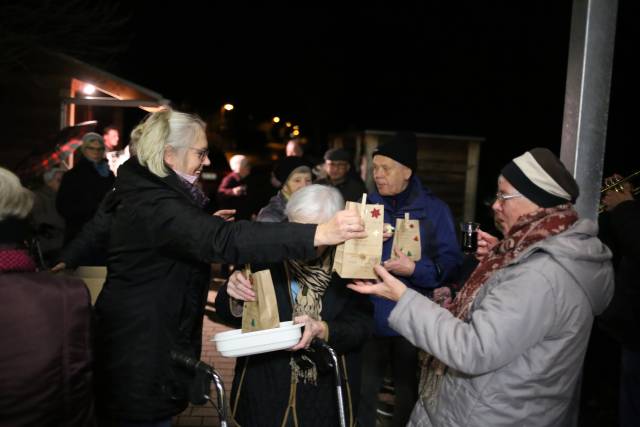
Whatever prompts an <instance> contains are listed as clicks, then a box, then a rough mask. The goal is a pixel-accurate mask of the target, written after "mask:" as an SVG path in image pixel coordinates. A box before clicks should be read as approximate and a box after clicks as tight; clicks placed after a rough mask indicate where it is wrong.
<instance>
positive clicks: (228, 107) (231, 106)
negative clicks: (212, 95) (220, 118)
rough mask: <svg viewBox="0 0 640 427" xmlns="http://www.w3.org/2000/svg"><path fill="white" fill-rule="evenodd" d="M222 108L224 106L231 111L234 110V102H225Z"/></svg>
mask: <svg viewBox="0 0 640 427" xmlns="http://www.w3.org/2000/svg"><path fill="white" fill-rule="evenodd" d="M222 108H224V109H225V110H227V111H231V110H233V104H224V106H223V107H222Z"/></svg>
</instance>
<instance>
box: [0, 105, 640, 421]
mask: <svg viewBox="0 0 640 427" xmlns="http://www.w3.org/2000/svg"><path fill="white" fill-rule="evenodd" d="M116 134H117V137H116ZM118 137H119V132H118V131H117V129H115V128H113V127H108V128H105V130H104V133H103V135H100V134H98V133H93V132H90V133H87V134H85V135H84V137H83V139H82V145H81V147H80V149H79V150H78V153H77V155H76V161H75V166H74V167H73V169H71V170H69V171H65V170H63V169H58V168H56V169H51V170H50V171H48V172H47V173H46V174H45V176H44V177H43V181H44V184H45V186H44V187H43V188H42V189H40V190H38V191H36V192H35V193H32V192H31V191H29V190H27V189H26V188H24V187H23V186H22V185H21V183H20V180H19V178H18V177H17V176H16V175H14V174H13V173H12V172H11V171H9V170H6V169H3V168H0V301H3V302H4V304H3V307H4V308H3V310H0V379H1V381H0V426H5V425H6V426H21V425H56V426H58V425H60V426H76V425H77V426H81V425H97V426H99V427H111V426H113V427H121V426H138V427H146V426H154V427H168V426H170V425H171V419H172V417H174V416H175V415H177V414H179V413H180V412H181V411H183V410H184V409H185V408H186V406H187V404H188V401H189V390H190V387H191V386H192V383H193V380H194V378H193V372H189V371H187V370H184V369H182V368H181V367H180V366H177V365H176V364H175V362H174V361H173V360H172V358H171V354H172V353H174V354H175V353H179V354H182V355H185V356H186V357H190V358H193V359H196V360H197V359H199V358H200V356H201V347H202V328H203V317H204V315H205V305H206V302H207V294H208V291H209V289H210V282H211V271H212V269H211V265H212V264H213V263H217V264H224V265H228V266H236V267H238V266H241V265H250V270H251V271H261V270H268V271H269V272H270V274H271V277H272V280H273V284H274V290H275V295H276V300H277V310H278V314H279V318H280V320H281V321H286V320H292V321H293V322H294V323H301V324H303V325H304V329H303V333H302V337H301V339H300V341H299V342H298V343H297V344H295V345H294V346H293V347H291V348H290V349H288V350H286V351H285V350H282V351H276V352H271V353H264V354H260V355H254V356H246V357H240V358H238V360H237V361H236V368H235V375H234V378H233V379H232V393H231V402H230V408H231V411H230V417H231V420H232V421H233V422H235V423H238V425H242V426H265V427H270V426H278V425H280V426H335V425H337V421H336V420H337V419H338V412H339V411H341V410H344V413H345V415H346V420H347V421H348V425H350V426H363V427H374V426H376V418H377V407H378V393H379V391H380V389H381V387H382V385H383V382H384V381H383V380H384V379H385V378H386V379H388V380H390V381H391V383H392V384H393V390H394V394H395V405H394V410H393V419H392V425H394V426H405V425H411V426H515V425H518V426H519V425H535V426H561V425H573V424H574V423H575V421H576V417H577V414H578V395H579V389H580V383H581V372H582V365H583V360H584V357H585V353H586V351H587V344H588V342H589V335H590V332H591V329H592V325H593V324H594V322H596V324H598V325H601V326H602V328H603V329H605V330H607V331H608V332H610V333H611V335H612V336H614V337H615V338H616V339H617V340H618V341H619V342H620V343H621V346H622V360H621V372H622V376H621V379H622V381H621V391H620V410H619V414H620V425H623V426H627V425H636V424H637V422H638V421H639V420H640V410H639V396H638V393H639V392H640V389H639V382H638V367H639V364H638V361H639V360H640V358H639V357H638V340H637V338H636V337H637V333H636V330H637V328H636V325H637V312H638V310H637V298H636V293H637V292H636V289H635V288H636V286H635V275H634V272H635V270H636V269H637V265H638V262H637V261H638V248H637V246H638V244H637V242H638V239H635V238H634V237H635V233H634V230H635V229H634V228H633V224H634V223H635V222H637V218H638V206H637V201H636V200H635V199H634V196H633V192H632V189H631V188H630V186H629V185H628V184H625V185H624V186H620V187H616V188H614V189H611V190H610V191H607V192H606V193H605V195H604V198H603V209H604V210H605V211H606V215H610V216H611V219H612V221H611V235H612V237H611V239H610V240H609V241H606V243H607V245H608V246H607V245H605V244H604V243H603V242H602V241H601V239H600V238H599V237H598V226H597V224H595V223H594V222H593V221H590V220H587V219H581V218H579V217H578V214H577V212H576V211H575V209H574V207H573V206H574V204H575V202H576V199H577V198H578V196H579V193H580V191H579V188H578V185H577V183H576V181H575V180H574V178H573V177H572V176H571V174H570V173H569V172H568V171H567V169H566V168H565V167H564V166H563V165H562V163H561V162H560V161H559V159H558V158H557V157H556V155H555V154H553V153H552V152H551V151H549V150H548V149H543V148H533V149H531V150H529V151H527V152H525V153H523V154H521V155H519V156H517V157H515V158H514V159H513V160H512V161H510V162H509V163H508V164H507V165H505V166H504V168H503V169H502V170H501V171H500V172H499V173H497V174H496V175H497V193H496V198H495V201H494V203H493V205H492V210H493V213H494V220H495V225H496V227H497V229H498V230H499V231H500V233H501V234H502V237H501V238H499V237H496V236H493V235H491V234H489V233H487V232H486V231H484V230H480V231H479V232H478V249H477V251H476V253H474V254H471V255H467V256H466V258H465V256H464V255H463V253H462V252H461V250H460V245H459V242H458V238H457V233H456V226H455V222H454V218H453V215H452V213H451V211H450V209H449V207H448V206H447V204H446V203H445V202H443V201H442V200H441V199H439V198H438V197H437V196H436V195H435V194H433V193H432V192H431V191H430V190H429V189H428V188H426V187H425V186H424V185H423V183H422V182H421V180H420V178H419V177H418V175H417V169H418V166H419V165H418V161H417V144H418V143H417V139H416V135H415V134H412V133H409V132H399V133H397V134H395V135H394V136H393V138H390V139H389V140H388V141H385V142H384V143H382V144H380V145H379V146H378V147H377V149H376V150H375V151H374V152H373V153H372V162H371V163H372V165H371V166H372V172H373V186H372V188H369V189H367V188H366V186H365V184H364V183H363V181H362V180H361V179H360V177H359V176H358V175H357V174H355V173H353V172H354V171H353V164H354V163H353V162H354V158H353V157H352V154H351V153H350V152H349V151H347V150H345V149H342V148H334V149H330V150H328V151H327V152H326V153H325V156H324V163H323V164H322V166H321V167H317V165H315V164H313V162H311V161H309V159H308V158H305V157H304V156H303V150H302V149H301V147H300V145H299V144H298V142H297V141H295V140H293V141H291V142H290V143H289V144H288V145H287V154H288V155H287V156H284V157H283V158H282V159H281V160H279V161H278V162H277V163H276V165H275V167H274V169H273V176H272V179H271V182H272V183H273V184H274V185H275V186H276V189H275V191H276V194H275V195H274V196H273V197H272V198H271V200H270V201H269V202H268V204H267V205H266V206H264V207H263V208H262V209H261V210H259V212H257V213H256V214H255V215H252V214H251V213H250V212H244V211H243V210H242V209H243V208H242V207H243V206H244V205H243V203H242V200H243V198H246V197H250V195H251V192H250V189H247V186H246V178H247V176H248V175H249V174H250V173H251V164H250V161H249V159H248V157H246V156H244V155H235V156H233V157H231V159H230V166H231V169H232V172H231V173H230V174H229V175H228V176H227V177H225V178H224V179H223V181H222V183H221V185H220V187H219V189H218V192H217V194H215V195H214V194H205V192H204V191H203V189H202V186H201V185H200V183H199V181H200V176H201V174H202V171H203V168H204V167H206V166H208V165H210V159H209V151H208V150H209V145H208V141H207V138H206V129H205V124H204V122H203V121H202V120H200V119H199V118H198V117H197V116H195V115H192V114H186V113H182V112H178V111H175V110H172V109H164V110H162V111H158V112H155V113H152V114H150V115H148V116H147V117H146V118H145V119H144V120H143V121H142V122H141V123H139V124H138V126H136V128H135V129H134V130H133V132H132V133H131V141H130V143H129V145H128V146H127V149H126V150H122V149H121V150H117V147H118ZM114 138H115V143H114ZM319 170H320V171H321V172H322V174H321V175H322V176H317V174H318V171H319ZM616 178H619V177H616ZM363 193H366V194H367V200H368V203H374V204H380V205H382V206H383V207H384V212H383V216H384V223H385V227H384V232H383V245H382V262H381V264H380V265H376V266H374V269H375V272H376V275H377V277H378V280H358V279H343V278H340V277H339V276H338V275H337V274H336V273H335V272H333V271H332V264H333V258H334V255H335V250H336V245H339V244H341V243H343V242H345V241H347V240H350V239H359V238H363V237H366V236H367V231H366V230H365V228H364V222H363V219H362V218H360V214H359V213H358V212H357V211H355V210H347V209H345V202H346V201H360V200H361V199H362V194H363ZM211 198H215V199H216V202H215V203H212V200H211ZM212 206H217V207H218V208H223V209H220V210H215V209H212ZM407 217H409V218H410V219H412V220H415V221H417V224H419V226H418V227H417V228H418V230H417V238H416V239H417V240H418V241H419V245H420V250H421V256H420V258H419V259H413V258H412V257H410V256H409V255H408V254H405V253H403V252H402V251H400V250H398V249H397V248H395V249H394V244H393V242H394V239H393V235H394V225H395V224H396V220H398V219H405V218H407ZM234 219H235V220H234ZM43 224H47V226H43ZM43 227H44V228H46V231H47V233H48V234H45V233H43V232H41V231H39V232H37V234H38V235H39V236H41V240H45V238H44V237H43V236H46V237H47V238H48V239H49V240H50V241H48V242H47V243H46V244H45V242H44V241H43V242H42V243H41V245H40V248H41V250H40V251H38V254H39V255H38V257H40V259H34V256H35V255H34V251H33V248H32V247H30V245H28V244H26V243H27V242H29V241H30V239H29V236H30V235H31V234H33V232H34V231H33V230H34V229H36V230H41V229H42V228H43ZM603 240H605V239H603ZM609 247H611V249H613V254H612V252H611V250H610V249H609ZM612 258H613V261H614V262H613V263H612ZM469 259H472V260H473V261H474V262H475V264H476V265H475V269H472V271H471V270H470V271H469V272H468V273H469V274H466V273H463V271H464V268H462V266H463V263H464V262H466V261H468V260H469ZM100 263H102V264H103V265H106V267H107V277H106V280H105V283H104V287H103V289H102V291H101V293H100V295H99V297H98V299H97V302H96V304H95V306H94V307H91V300H90V298H89V295H88V291H87V289H86V288H85V287H84V286H83V283H82V281H80V280H78V279H73V278H70V277H68V276H67V275H64V274H60V272H62V271H63V270H64V269H65V268H72V267H76V266H78V265H81V264H100ZM614 267H615V269H614ZM47 270H49V271H47ZM467 276H468V277H467ZM452 283H459V284H460V286H456V287H454V286H451V284H452ZM255 298H256V292H255V289H254V285H253V283H252V281H251V280H249V278H248V277H247V276H246V273H244V272H243V271H242V269H240V268H236V269H235V270H234V271H233V272H229V274H228V278H227V280H226V283H225V284H224V285H223V286H222V287H221V288H220V289H219V291H218V293H217V298H216V301H215V308H216V312H217V314H218V315H219V317H220V318H221V319H223V320H224V321H226V322H228V323H229V324H231V325H235V326H236V327H239V326H240V324H241V317H242V312H243V305H244V303H245V302H246V301H254V300H255ZM27 330H28V331H29V333H24V334H20V333H18V332H17V331H27ZM316 340H322V341H325V342H327V343H328V345H329V346H330V347H331V348H332V349H334V350H335V352H336V353H337V355H338V357H339V360H340V362H339V370H340V371H341V374H342V375H341V377H342V378H343V379H344V386H345V388H346V390H347V392H346V393H345V394H344V395H343V402H341V404H340V405H338V402H337V400H336V396H335V393H334V388H335V386H336V384H334V376H333V375H332V374H331V372H328V370H327V369H326V366H324V365H323V363H322V361H321V360H319V359H318V357H316V356H314V350H313V343H314V342H316ZM229 380H231V379H229Z"/></svg>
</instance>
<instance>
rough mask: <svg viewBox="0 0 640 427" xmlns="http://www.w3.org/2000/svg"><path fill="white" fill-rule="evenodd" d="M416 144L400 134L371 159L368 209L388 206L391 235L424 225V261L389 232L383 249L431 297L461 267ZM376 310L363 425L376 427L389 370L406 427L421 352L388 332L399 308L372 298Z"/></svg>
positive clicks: (447, 215)
mask: <svg viewBox="0 0 640 427" xmlns="http://www.w3.org/2000/svg"><path fill="white" fill-rule="evenodd" d="M416 158H417V141H416V136H415V134H413V133H410V132H400V133H397V134H396V135H394V137H393V138H392V139H391V140H390V141H388V142H387V143H386V144H382V145H380V146H379V147H378V149H377V150H376V151H375V152H374V153H373V161H372V162H373V178H374V180H375V183H376V191H374V192H373V193H371V194H370V195H369V198H368V203H377V204H382V205H384V222H385V226H386V228H387V229H389V227H390V226H394V227H395V224H396V219H398V218H404V216H405V214H406V213H408V214H409V217H410V219H414V220H418V221H419V222H420V243H421V254H422V256H421V258H420V260H418V261H413V260H411V259H410V258H409V257H408V256H407V255H405V254H403V253H402V252H400V251H399V250H397V248H396V253H394V254H392V253H391V251H392V248H393V239H391V238H390V237H391V234H389V233H388V232H387V233H386V234H385V236H384V238H385V241H384V243H383V248H382V261H383V262H384V266H385V268H386V269H387V270H388V271H389V272H390V273H391V274H393V275H394V276H395V277H398V278H399V279H400V280H401V282H402V283H404V284H405V285H406V286H408V287H409V288H411V289H413V290H415V291H417V292H418V293H421V294H427V293H431V292H432V291H433V289H435V288H438V287H439V286H441V285H442V284H443V283H447V281H448V280H449V279H451V278H452V277H453V276H454V275H455V274H456V272H457V269H458V267H459V266H460V264H461V263H462V254H461V251H460V247H459V245H458V240H457V236H456V231H455V226H454V223H453V217H452V215H451V211H450V210H449V207H448V206H447V205H446V204H445V203H444V202H443V201H442V200H440V199H439V198H437V197H436V196H435V195H434V194H433V193H432V192H431V191H430V190H428V189H427V188H425V187H423V186H422V183H421V182H420V179H419V178H418V177H417V176H416V173H415V171H416V168H417V160H416ZM372 300H373V305H374V307H375V320H376V329H375V333H374V336H373V338H372V339H371V340H369V342H368V343H367V345H366V347H365V352H364V355H365V356H364V366H363V393H362V399H361V401H360V416H359V421H360V423H361V425H362V426H364V427H373V426H374V425H375V416H376V407H377V402H378V390H379V389H380V386H381V385H382V380H383V377H384V375H385V373H386V372H387V368H388V367H389V366H390V367H391V374H392V375H391V377H392V380H393V389H394V394H395V404H394V411H393V425H394V426H404V425H405V424H406V423H407V421H408V419H409V415H410V414H411V408H412V407H413V403H414V402H415V401H416V399H417V394H418V380H417V376H416V370H417V368H418V351H417V349H416V348H415V347H414V345H413V344H412V343H411V342H409V341H408V340H407V339H406V338H405V337H403V336H402V335H400V334H398V332H396V331H395V330H393V329H392V328H390V327H389V324H388V320H387V319H388V317H389V313H391V311H392V310H393V309H394V307H395V303H394V302H393V301H389V300H387V299H384V298H380V297H376V296H373V297H372Z"/></svg>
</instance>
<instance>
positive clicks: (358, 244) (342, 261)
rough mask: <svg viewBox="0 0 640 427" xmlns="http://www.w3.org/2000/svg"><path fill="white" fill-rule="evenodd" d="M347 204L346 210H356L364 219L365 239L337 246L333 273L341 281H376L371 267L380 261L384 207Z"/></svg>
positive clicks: (364, 201) (349, 241)
mask: <svg viewBox="0 0 640 427" xmlns="http://www.w3.org/2000/svg"><path fill="white" fill-rule="evenodd" d="M362 201H363V203H355V202H347V206H346V208H347V209H358V210H359V211H360V216H361V217H362V218H363V219H364V225H365V230H366V232H367V234H368V235H367V237H366V238H364V239H351V240H347V241H346V242H344V243H342V244H340V245H338V247H337V248H336V254H335V258H334V260H333V271H335V272H336V273H338V274H339V275H340V277H342V278H343V279H376V278H377V276H376V273H375V272H374V270H373V266H374V265H376V264H380V261H381V259H382V227H383V226H384V206H382V205H367V204H366V195H365V197H363V198H362Z"/></svg>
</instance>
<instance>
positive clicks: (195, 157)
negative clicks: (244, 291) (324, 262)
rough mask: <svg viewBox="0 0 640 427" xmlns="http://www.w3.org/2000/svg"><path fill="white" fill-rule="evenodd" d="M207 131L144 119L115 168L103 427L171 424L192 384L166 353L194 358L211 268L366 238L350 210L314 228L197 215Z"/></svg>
mask: <svg viewBox="0 0 640 427" xmlns="http://www.w3.org/2000/svg"><path fill="white" fill-rule="evenodd" d="M207 147H208V144H207V140H206V136H205V125H204V123H203V122H202V121H201V120H200V119H199V118H197V117H196V116H193V115H189V114H185V113H180V112H177V111H173V110H170V109H168V110H163V111H160V112H157V113H154V114H152V115H151V116H149V117H148V118H147V119H146V121H145V122H144V124H143V129H142V132H141V136H140V139H139V141H138V143H137V157H132V158H131V159H130V160H129V161H127V162H126V163H125V164H123V165H122V166H121V167H120V168H119V169H118V179H117V182H116V188H115V192H116V193H115V197H116V198H117V209H116V210H115V213H114V216H113V219H112V225H111V232H110V236H109V249H108V254H107V280H106V282H105V286H104V288H103V290H102V292H101V294H100V296H99V298H98V300H97V303H96V323H97V327H96V381H97V387H96V392H97V393H98V396H97V404H98V407H97V409H98V415H99V421H100V422H101V424H102V425H104V426H126V425H129V424H131V423H133V422H135V423H136V424H135V425H136V426H139V427H140V426H169V425H170V422H171V417H172V416H174V415H176V414H178V413H180V412H181V411H182V410H184V409H185V408H186V406H187V398H186V396H187V390H188V386H189V382H190V380H191V378H190V377H189V376H188V375H187V374H186V373H185V372H183V371H181V370H180V369H178V368H177V367H176V366H174V364H173V363H172V362H171V359H170V353H171V351H177V352H179V353H183V354H186V355H188V356H190V357H195V358H199V357H200V349H201V339H202V322H203V315H204V308H205V303H206V296H207V292H208V290H209V281H210V263H212V262H228V263H234V264H239V263H245V262H252V263H256V262H274V261H279V260H282V259H284V258H297V259H307V258H312V257H314V256H315V246H318V245H326V244H335V243H338V242H340V241H343V240H345V239H348V238H357V237H361V236H362V235H364V231H363V225H362V221H361V219H360V218H359V216H358V215H357V213H354V212H346V211H342V212H339V213H338V214H337V215H335V216H334V217H333V218H332V219H330V220H329V221H328V222H326V223H325V224H321V225H319V226H315V225H303V224H262V223H250V222H245V221H238V222H235V223H233V222H225V221H224V219H222V218H220V217H215V216H211V215H208V214H207V213H205V212H204V211H203V207H204V205H205V204H206V203H207V197H206V196H205V195H204V194H203V193H202V192H201V191H200V189H199V188H198V186H197V185H195V184H196V181H197V180H198V178H199V175H200V173H201V171H202V168H203V167H204V166H206V165H209V164H210V161H209V157H208V148H207Z"/></svg>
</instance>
